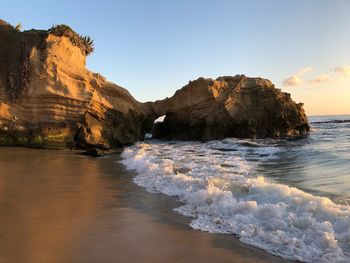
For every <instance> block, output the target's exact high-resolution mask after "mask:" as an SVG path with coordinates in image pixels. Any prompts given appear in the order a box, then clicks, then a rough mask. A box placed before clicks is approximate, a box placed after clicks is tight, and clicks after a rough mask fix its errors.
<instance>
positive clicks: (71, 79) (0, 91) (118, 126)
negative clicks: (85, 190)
mask: <svg viewBox="0 0 350 263" xmlns="http://www.w3.org/2000/svg"><path fill="white" fill-rule="evenodd" d="M68 32H70V29H68ZM72 32H73V33H72V34H75V32H74V31H72ZM85 59H86V53H85V52H84V50H83V49H82V48H81V46H79V45H74V43H72V41H71V39H70V37H69V34H68V36H65V35H63V36H56V35H54V34H52V33H49V31H46V30H45V31H38V30H30V31H25V32H18V31H16V30H15V29H14V28H13V27H12V26H11V25H9V24H7V23H6V22H4V21H0V144H2V145H22V146H33V147H54V148H66V147H83V148H86V147H89V146H97V147H100V148H109V147H115V146H120V145H125V144H131V143H134V142H135V141H137V140H142V139H143V138H144V133H145V131H144V130H143V127H144V126H145V125H144V122H145V121H146V116H145V115H144V113H143V112H142V109H141V104H140V103H139V102H137V101H136V100H135V99H134V98H133V97H132V96H131V95H130V94H129V92H128V91H127V90H126V89H123V88H121V87H119V86H117V85H115V84H113V83H110V82H108V81H107V80H106V79H105V78H103V77H102V76H101V75H99V74H96V73H92V72H90V71H88V70H87V69H86V68H85Z"/></svg>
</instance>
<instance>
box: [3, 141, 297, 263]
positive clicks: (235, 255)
mask: <svg viewBox="0 0 350 263" xmlns="http://www.w3.org/2000/svg"><path fill="white" fill-rule="evenodd" d="M0 151H1V152H2V153H5V152H6V151H7V152H10V155H9V158H12V159H8V160H9V162H10V165H11V161H13V164H14V163H17V164H18V167H13V165H12V168H11V167H10V168H9V169H8V170H6V171H7V174H6V175H5V176H4V175H2V176H0V182H1V180H7V179H8V178H7V177H13V176H14V175H15V174H16V173H19V172H22V170H21V169H22V168H23V171H28V174H27V176H30V175H31V176H33V177H36V176H37V177H38V178H39V179H40V180H41V181H40V183H41V186H40V188H37V189H30V190H27V192H26V191H24V190H23V191H22V190H21V188H20V186H18V183H17V185H16V186H15V187H16V189H18V188H19V189H18V191H19V193H18V194H17V195H18V196H15V197H13V200H10V198H6V196H7V192H8V191H10V190H11V192H12V189H11V188H10V187H9V186H8V185H9V184H8V185H7V188H6V187H5V188H4V189H3V190H4V191H3V193H1V194H2V195H3V198H2V199H3V200H2V201H3V202H2V203H0V208H1V207H2V208H1V209H4V207H6V209H9V210H10V212H9V213H8V214H7V215H5V216H3V217H2V218H1V219H0V224H1V225H2V226H4V227H3V228H2V230H0V247H1V248H0V261H1V262H23V263H26V262H28V263H29V262H36V263H37V262H52V263H56V262H57V263H61V262H291V261H288V260H284V259H282V258H279V257H276V256H273V255H271V254H268V253H267V252H264V251H263V250H260V249H258V248H254V247H251V246H249V245H246V244H244V243H242V242H240V241H239V240H238V238H237V237H234V236H232V235H224V234H210V233H206V232H202V231H198V230H194V229H192V228H191V227H190V226H189V225H188V223H189V218H186V217H184V216H182V215H180V214H177V213H176V212H174V211H173V210H172V209H173V208H175V207H178V205H179V203H178V202H177V201H176V200H175V199H173V198H171V197H168V196H165V195H162V194H153V193H148V192H147V191H146V190H145V189H143V188H142V187H139V186H137V185H136V184H135V183H134V182H133V181H132V178H133V174H134V173H133V172H131V171H128V170H126V169H125V168H124V166H123V165H122V164H121V163H119V161H120V160H121V156H120V153H114V154H111V155H107V156H105V157H102V158H93V157H89V156H83V155H79V154H78V153H76V152H71V151H52V150H43V149H40V150H36V149H26V148H9V147H1V148H0ZM23 156H25V158H29V159H30V158H35V159H38V160H37V163H36V164H35V167H36V169H37V170H36V171H35V174H31V173H32V171H31V170H28V167H27V166H28V163H25V162H23V163H19V162H18V160H20V159H23ZM44 157H45V158H48V159H47V160H42V159H40V158H44ZM6 158H7V157H3V158H2V159H1V160H0V167H1V166H2V168H4V164H5V163H6V161H7V159H6ZM57 160H59V161H58V163H56V162H57ZM63 161H64V162H68V163H69V166H68V165H67V166H66V167H65V166H62V163H63ZM43 162H45V164H43ZM80 162H82V165H81V166H80ZM39 165H46V166H48V167H47V168H45V169H47V170H45V169H44V168H43V167H41V166H39ZM56 165H58V166H57V168H56ZM46 166H45V167H46ZM86 166H88V167H89V168H88V169H87V171H90V174H89V172H87V173H85V171H81V169H82V168H83V167H86ZM90 166H91V167H90ZM59 167H60V168H59ZM62 167H63V168H62ZM57 169H62V171H57V173H56V172H55V173H51V172H50V175H49V178H51V179H50V180H53V179H52V177H53V176H58V178H57V180H59V181H57V182H56V181H55V182H54V185H55V186H54V188H53V189H56V188H59V183H61V182H63V183H64V184H66V182H67V178H61V177H66V176H68V178H70V179H72V180H74V179H75V177H76V176H77V177H78V174H77V171H81V173H82V174H83V178H84V180H89V182H88V183H86V184H85V181H82V180H81V179H78V181H77V182H79V184H81V185H77V183H76V182H75V181H74V182H73V183H71V185H69V187H70V188H74V189H75V188H76V187H79V188H77V189H80V188H82V189H84V191H82V193H78V194H79V195H76V192H77V191H76V190H74V191H73V193H71V194H70V195H69V196H67V192H63V193H64V196H65V197H64V198H63V197H62V198H61V194H62V193H61V192H58V193H55V192H51V193H49V195H48V196H49V197H50V198H48V197H46V196H45V195H44V193H41V191H44V190H45V192H48V187H47V186H46V185H42V183H43V182H42V180H43V177H45V175H44V174H45V173H47V171H55V170H57ZM75 169H76V170H75ZM62 172H65V173H66V174H64V176H63V175H62V176H61V175H60V174H62ZM41 173H42V174H41ZM45 178H46V177H45ZM101 178H102V181H101ZM21 180H22V179H21ZM27 180H28V179H27ZM29 180H32V179H31V178H29ZM55 180H56V179H55ZM101 182H102V183H103V184H102V183H101ZM28 183H30V182H27V184H26V185H25V186H26V187H27V186H28V185H29V184H28ZM101 185H103V187H102V189H97V188H99V187H100V186H101ZM33 188H35V186H33ZM28 191H33V193H34V191H35V193H37V195H38V197H37V198H38V199H39V200H37V199H33V200H32V199H31V198H33V193H31V192H28ZM52 191H56V190H52ZM64 191H67V189H64ZM49 192H50V191H49ZM78 192H79V191H78ZM11 198H12V197H11ZM28 199H29V200H28ZM6 202H8V203H6ZM12 202H13V203H12ZM26 202H28V203H26ZM28 204H30V205H28ZM54 204H56V206H57V207H55V209H54V210H55V211H51V210H52V207H54V206H55V205H54ZM4 205H5V206H4ZM11 206H14V207H15V208H16V209H11ZM28 206H29V207H28ZM9 207H10V208H9ZM29 209H30V212H31V213H30V214H29V213H28V211H27V210H29ZM48 209H49V210H48ZM24 211H25V213H24ZM27 213H28V214H27ZM51 213H52V217H51ZM38 215H44V216H45V217H44V219H41V220H39V221H38V220H37V217H38ZM19 217H23V218H20V219H21V220H19ZM23 219H24V221H22V220H23ZM17 221H22V222H23V223H25V225H23V226H21V228H20V229H18V225H17V224H14V225H12V224H13V222H17ZM34 241H35V242H34Z"/></svg>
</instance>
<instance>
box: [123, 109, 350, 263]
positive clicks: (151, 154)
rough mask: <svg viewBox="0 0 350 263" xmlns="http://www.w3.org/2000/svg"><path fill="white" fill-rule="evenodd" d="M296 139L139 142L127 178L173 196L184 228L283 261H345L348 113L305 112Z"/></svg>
mask: <svg viewBox="0 0 350 263" xmlns="http://www.w3.org/2000/svg"><path fill="white" fill-rule="evenodd" d="M309 120H310V125H311V127H312V130H311V132H310V134H309V135H306V136H304V137H302V138H289V139H277V140H275V139H256V140H246V139H234V138H227V139H224V140H218V141H209V142H180V141H157V140H146V141H144V142H139V143H137V144H136V145H134V146H131V147H128V148H126V149H125V150H124V152H123V154H122V156H123V161H122V162H123V164H124V165H125V166H126V167H127V168H128V169H130V170H136V171H137V174H138V175H137V176H136V177H135V178H134V182H135V183H136V184H138V185H140V186H142V187H145V188H146V189H147V190H148V191H149V192H152V193H158V192H159V193H163V194H165V195H168V196H173V197H175V198H177V199H178V200H179V201H180V203H179V207H178V208H176V209H175V211H176V212H178V213H180V214H183V215H185V216H188V217H191V218H192V220H191V223H190V226H191V227H192V228H194V229H199V230H202V231H208V232H210V233H224V234H234V235H236V236H237V237H238V238H239V239H240V240H241V241H242V242H244V243H247V244H250V245H253V246H256V247H258V248H261V249H264V250H266V251H268V252H270V253H272V254H274V255H278V256H281V257H283V258H286V259H291V260H300V261H305V262H350V207H349V205H348V202H349V200H350V116H346V115H344V116H318V117H310V119H309Z"/></svg>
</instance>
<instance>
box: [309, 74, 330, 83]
mask: <svg viewBox="0 0 350 263" xmlns="http://www.w3.org/2000/svg"><path fill="white" fill-rule="evenodd" d="M330 80H331V77H330V76H329V75H327V74H321V75H318V76H317V77H315V78H313V79H310V80H309V82H310V83H325V82H329V81H330Z"/></svg>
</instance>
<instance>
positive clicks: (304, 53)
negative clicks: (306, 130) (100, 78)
mask: <svg viewBox="0 0 350 263" xmlns="http://www.w3.org/2000/svg"><path fill="white" fill-rule="evenodd" d="M0 4H1V5H0V6H1V8H0V18H1V19H4V20H6V21H8V22H10V23H11V24H16V23H18V22H21V23H22V25H23V29H30V28H41V29H47V28H49V27H50V26H51V25H53V24H61V23H62V24H68V25H70V26H71V27H72V28H73V29H75V30H76V31H77V32H79V33H81V34H83V35H90V36H92V38H93V39H94V40H95V47H96V48H95V52H94V53H93V54H92V55H91V56H89V57H88V59H87V66H88V68H89V69H90V70H92V71H94V72H99V73H101V74H102V75H104V76H105V77H107V78H108V79H109V80H110V81H112V82H115V83H117V84H119V85H121V86H123V87H125V88H127V89H128V90H129V91H130V92H131V94H132V95H133V96H134V97H135V98H136V99H138V100H140V101H147V100H156V99H162V98H165V97H167V96H171V95H172V94H173V93H174V92H175V91H176V89H179V88H181V87H182V86H184V85H185V84H187V83H188V81H189V80H192V79H196V78H198V77H200V76H204V77H212V78H216V77H218V76H221V75H235V74H238V73H243V74H245V75H248V76H261V77H265V78H268V79H271V80H272V81H273V82H274V83H275V84H276V86H277V87H279V88H282V90H284V91H287V92H290V93H291V94H292V98H294V99H295V100H296V101H298V102H299V101H302V102H304V103H305V108H306V110H307V113H308V114H339V113H350V68H348V66H349V65H350V1H347V0H299V1H298V0H283V1H282V0H255V1H253V0H246V1H233V0H232V1H228V0H216V1H214V0H212V1H209V0H208V1H204V0H202V1H197V0H187V1H186V0H177V1H175V0H172V1H170V0H169V1H166V0H163V1H154V0H147V1H146V0H143V1H141V0H129V1H102V0H101V1H79V0H76V1H72V0H71V1H65V0H61V1H35V0H33V1H15V0H12V1H8V0H6V1H4V0H0ZM335 68H340V69H339V70H338V71H335ZM305 69H306V70H305ZM348 69H349V71H348ZM304 71H306V72H304ZM348 73H349V74H348ZM288 78H289V79H288ZM286 79H288V80H289V82H288V81H284V80H286ZM283 83H284V84H283ZM329 100H331V105H327V107H326V105H325V103H327V102H329ZM333 104H334V105H333Z"/></svg>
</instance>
